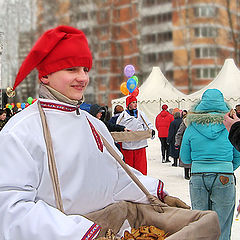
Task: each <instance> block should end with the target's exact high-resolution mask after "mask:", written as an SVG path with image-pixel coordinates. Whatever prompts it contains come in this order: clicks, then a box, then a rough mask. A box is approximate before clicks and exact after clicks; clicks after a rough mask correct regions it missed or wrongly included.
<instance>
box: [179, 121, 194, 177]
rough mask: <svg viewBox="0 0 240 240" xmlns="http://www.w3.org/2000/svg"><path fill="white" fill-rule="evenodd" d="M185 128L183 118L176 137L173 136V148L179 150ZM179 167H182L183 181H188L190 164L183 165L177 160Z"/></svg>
mask: <svg viewBox="0 0 240 240" xmlns="http://www.w3.org/2000/svg"><path fill="white" fill-rule="evenodd" d="M186 128H187V127H186V124H185V118H184V119H183V121H182V123H181V124H180V126H179V128H178V131H177V133H176V136H175V147H179V148H181V144H182V138H183V134H184V132H185V130H186ZM179 166H180V167H184V177H185V179H187V180H189V179H190V170H191V164H185V163H183V162H182V161H181V158H179Z"/></svg>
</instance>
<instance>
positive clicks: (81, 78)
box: [77, 69, 88, 80]
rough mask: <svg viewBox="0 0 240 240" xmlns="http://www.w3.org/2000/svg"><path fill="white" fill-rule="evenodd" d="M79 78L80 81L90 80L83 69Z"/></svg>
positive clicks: (78, 74)
mask: <svg viewBox="0 0 240 240" xmlns="http://www.w3.org/2000/svg"><path fill="white" fill-rule="evenodd" d="M77 78H78V79H80V80H84V79H88V74H87V73H86V72H85V71H84V70H83V69H80V70H79V71H78V72H77Z"/></svg>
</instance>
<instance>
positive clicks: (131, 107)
mask: <svg viewBox="0 0 240 240" xmlns="http://www.w3.org/2000/svg"><path fill="white" fill-rule="evenodd" d="M128 109H129V110H135V109H137V101H133V102H131V103H130V104H129V105H128Z"/></svg>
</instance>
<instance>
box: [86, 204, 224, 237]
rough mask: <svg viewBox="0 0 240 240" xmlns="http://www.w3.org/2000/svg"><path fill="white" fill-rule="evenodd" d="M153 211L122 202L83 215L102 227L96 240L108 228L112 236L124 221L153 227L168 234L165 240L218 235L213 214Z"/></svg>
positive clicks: (140, 205) (149, 207) (179, 210)
mask: <svg viewBox="0 0 240 240" xmlns="http://www.w3.org/2000/svg"><path fill="white" fill-rule="evenodd" d="M163 209H164V212H163V213H159V212H156V211H155V210H154V209H153V207H152V206H150V205H147V204H138V203H131V202H126V201H122V202H119V203H115V204H112V205H109V206H108V207H106V208H104V209H102V210H99V211H96V212H93V213H89V214H87V215H85V217H87V218H88V219H90V220H92V221H94V222H96V223H97V224H99V225H100V226H101V227H102V230H101V232H100V234H99V237H101V236H105V234H106V232H107V230H108V229H112V230H113V232H114V233H115V234H116V233H118V231H119V230H120V228H121V226H122V224H123V222H124V221H125V220H126V219H127V220H128V222H129V224H130V226H131V227H134V228H138V227H140V226H150V225H153V226H155V227H158V228H160V229H162V230H164V231H165V232H167V233H168V237H167V239H168V240H203V239H206V240H216V239H218V238H219V236H220V226H219V221H218V216H217V214H216V213H215V212H214V211H198V210H187V209H182V208H175V207H168V206H167V207H163Z"/></svg>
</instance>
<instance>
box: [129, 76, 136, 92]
mask: <svg viewBox="0 0 240 240" xmlns="http://www.w3.org/2000/svg"><path fill="white" fill-rule="evenodd" d="M136 87H137V82H136V80H135V79H134V78H129V79H128V80H127V89H128V91H129V92H130V93H132V92H133V91H134V90H135V88H136Z"/></svg>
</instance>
